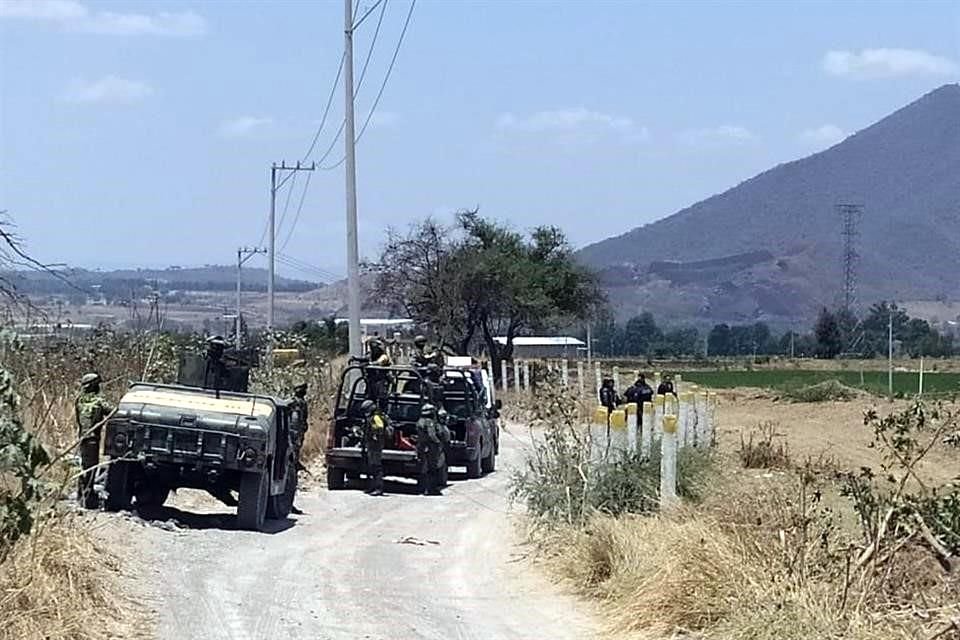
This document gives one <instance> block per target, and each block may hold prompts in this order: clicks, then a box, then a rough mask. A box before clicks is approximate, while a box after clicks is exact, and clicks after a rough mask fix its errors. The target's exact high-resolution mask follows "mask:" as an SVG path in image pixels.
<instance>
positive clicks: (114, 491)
mask: <svg viewBox="0 0 960 640" xmlns="http://www.w3.org/2000/svg"><path fill="white" fill-rule="evenodd" d="M131 489H132V483H131V482H130V463H129V462H120V461H115V462H113V463H112V464H111V465H110V466H109V467H107V501H106V503H105V504H104V507H105V508H106V510H107V511H129V510H130V507H131V506H132V503H133V492H132V491H131Z"/></svg>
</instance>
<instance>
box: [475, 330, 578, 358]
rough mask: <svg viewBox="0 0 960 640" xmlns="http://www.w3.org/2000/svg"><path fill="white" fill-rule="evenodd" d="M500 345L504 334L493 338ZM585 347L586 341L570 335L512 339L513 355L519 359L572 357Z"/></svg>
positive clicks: (504, 339) (504, 338)
mask: <svg viewBox="0 0 960 640" xmlns="http://www.w3.org/2000/svg"><path fill="white" fill-rule="evenodd" d="M494 340H496V341H497V342H499V343H500V344H502V345H505V344H507V338H506V336H498V337H496V338H494ZM586 348H587V343H586V342H584V341H583V340H578V339H577V338H572V337H570V336H518V337H516V338H514V339H513V357H514V358H518V359H520V360H527V359H530V360H536V359H548V358H568V359H571V360H572V359H574V358H577V357H578V356H579V355H580V352H581V351H582V350H584V349H586Z"/></svg>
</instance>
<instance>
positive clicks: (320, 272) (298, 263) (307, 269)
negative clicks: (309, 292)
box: [277, 253, 343, 282]
mask: <svg viewBox="0 0 960 640" xmlns="http://www.w3.org/2000/svg"><path fill="white" fill-rule="evenodd" d="M277 260H278V261H280V262H283V263H284V264H286V265H287V266H289V267H292V268H294V269H297V270H298V271H301V272H304V273H312V274H313V275H316V276H320V277H322V279H324V280H329V281H331V282H332V281H336V280H342V279H343V276H338V275H337V274H335V273H332V272H330V271H327V270H326V269H323V268H321V267H318V266H316V265H313V264H310V263H309V262H306V261H304V260H300V259H299V258H294V257H293V256H290V255H287V254H285V253H279V254H277Z"/></svg>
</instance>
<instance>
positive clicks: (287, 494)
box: [267, 463, 297, 520]
mask: <svg viewBox="0 0 960 640" xmlns="http://www.w3.org/2000/svg"><path fill="white" fill-rule="evenodd" d="M296 495H297V467H296V464H295V463H292V464H289V465H287V481H286V483H285V484H284V485H283V493H281V494H278V495H275V496H270V498H269V499H268V500H267V517H268V518H270V519H271V520H283V519H284V518H286V517H287V516H289V515H290V512H291V511H293V499H294V498H295V497H296Z"/></svg>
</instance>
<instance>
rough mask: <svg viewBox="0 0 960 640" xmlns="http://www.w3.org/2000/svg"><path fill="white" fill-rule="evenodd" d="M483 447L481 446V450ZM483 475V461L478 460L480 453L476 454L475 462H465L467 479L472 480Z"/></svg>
mask: <svg viewBox="0 0 960 640" xmlns="http://www.w3.org/2000/svg"><path fill="white" fill-rule="evenodd" d="M482 449H483V445H481V450H482ZM482 475H483V460H482V459H481V458H480V451H478V452H477V459H476V460H467V478H469V479H471V480H474V479H476V478H479V477H480V476H482Z"/></svg>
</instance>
